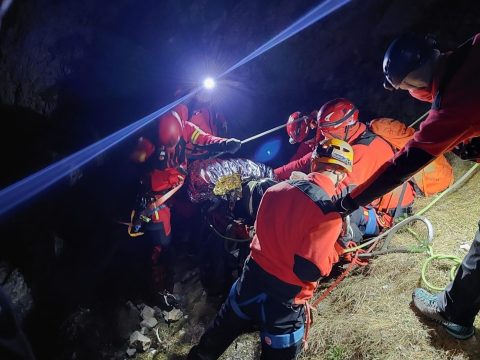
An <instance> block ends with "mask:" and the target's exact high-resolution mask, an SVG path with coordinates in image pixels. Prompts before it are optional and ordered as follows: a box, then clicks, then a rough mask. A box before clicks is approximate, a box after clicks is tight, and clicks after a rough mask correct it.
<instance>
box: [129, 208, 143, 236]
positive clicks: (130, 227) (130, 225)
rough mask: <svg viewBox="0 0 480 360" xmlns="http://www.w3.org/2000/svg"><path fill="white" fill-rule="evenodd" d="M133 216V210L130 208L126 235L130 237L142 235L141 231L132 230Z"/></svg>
mask: <svg viewBox="0 0 480 360" xmlns="http://www.w3.org/2000/svg"><path fill="white" fill-rule="evenodd" d="M134 216H135V210H132V214H131V215H130V224H128V230H127V231H128V235H130V236H131V237H137V236H142V235H143V234H144V233H143V232H132V226H133V217H134Z"/></svg>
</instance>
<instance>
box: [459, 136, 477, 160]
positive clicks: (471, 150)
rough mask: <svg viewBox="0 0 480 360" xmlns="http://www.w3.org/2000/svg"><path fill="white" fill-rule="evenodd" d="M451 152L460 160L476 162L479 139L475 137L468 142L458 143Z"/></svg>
mask: <svg viewBox="0 0 480 360" xmlns="http://www.w3.org/2000/svg"><path fill="white" fill-rule="evenodd" d="M452 152H453V153H454V154H455V155H457V156H459V157H460V158H461V159H462V160H477V159H478V158H479V157H480V138H479V137H475V138H473V139H471V140H470V141H468V142H465V143H460V144H458V145H457V146H455V147H454V148H453V149H452Z"/></svg>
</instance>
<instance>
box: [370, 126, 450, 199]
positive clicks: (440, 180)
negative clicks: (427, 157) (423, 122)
mask: <svg viewBox="0 0 480 360" xmlns="http://www.w3.org/2000/svg"><path fill="white" fill-rule="evenodd" d="M370 130H371V131H373V132H374V133H375V134H377V135H379V136H381V137H382V138H383V139H385V141H387V142H388V143H389V144H390V145H391V146H392V147H393V148H394V151H395V152H397V151H399V150H400V149H402V148H403V147H404V146H405V145H406V144H407V142H409V141H410V139H412V138H413V134H414V133H415V129H414V128H411V127H407V125H405V124H404V123H402V122H400V121H398V120H394V119H389V118H379V119H374V120H372V121H371V122H370ZM412 178H413V180H414V182H415V185H416V187H417V188H418V189H419V190H420V191H421V192H422V194H423V195H424V196H431V195H435V194H437V193H439V192H441V191H443V190H445V189H446V188H448V187H449V186H450V185H452V183H453V180H454V178H453V169H452V166H451V165H450V163H449V162H448V160H447V159H446V158H445V156H443V155H441V156H439V157H438V158H437V159H435V160H434V161H432V162H431V163H430V164H429V165H427V166H426V167H424V168H423V169H422V170H420V171H419V172H418V173H416V174H415V175H414V176H413V177H412Z"/></svg>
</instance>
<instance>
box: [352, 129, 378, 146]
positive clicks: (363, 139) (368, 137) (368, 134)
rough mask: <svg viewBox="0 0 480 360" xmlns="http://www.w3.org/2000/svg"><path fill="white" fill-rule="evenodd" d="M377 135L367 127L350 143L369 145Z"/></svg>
mask: <svg viewBox="0 0 480 360" xmlns="http://www.w3.org/2000/svg"><path fill="white" fill-rule="evenodd" d="M376 137H377V134H375V133H374V132H372V131H370V130H369V129H367V130H365V131H364V132H363V134H362V135H360V136H359V137H358V138H356V139H355V140H354V141H352V143H351V144H350V145H352V146H353V145H370V144H371V143H372V141H373V140H375V138H376Z"/></svg>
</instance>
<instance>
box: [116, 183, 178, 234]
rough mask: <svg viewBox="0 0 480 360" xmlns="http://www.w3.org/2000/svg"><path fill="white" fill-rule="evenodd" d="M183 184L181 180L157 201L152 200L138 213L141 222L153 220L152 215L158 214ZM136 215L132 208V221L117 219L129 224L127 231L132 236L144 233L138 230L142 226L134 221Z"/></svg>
mask: <svg viewBox="0 0 480 360" xmlns="http://www.w3.org/2000/svg"><path fill="white" fill-rule="evenodd" d="M182 185H183V181H181V182H180V183H179V184H178V185H176V186H175V187H173V188H172V189H170V190H169V191H168V192H166V193H165V194H163V195H162V196H161V197H159V198H158V199H156V200H155V201H152V202H151V203H150V204H148V205H147V207H146V208H145V209H144V210H143V211H142V212H141V213H140V215H138V219H139V220H140V221H141V222H145V223H149V222H150V221H151V219H150V216H151V215H156V216H158V214H157V211H158V210H160V209H162V208H163V207H165V206H166V205H165V202H166V201H167V200H168V199H170V198H171V197H172V196H173V195H174V194H175V193H176V192H177V191H178V190H180V188H181V187H182ZM135 215H136V212H135V210H132V212H131V214H130V222H124V221H117V223H119V224H122V225H126V226H128V229H127V232H128V235H130V236H131V237H137V236H142V235H143V234H144V233H143V232H141V231H138V230H140V228H141V226H139V224H135V223H134V219H135Z"/></svg>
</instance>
